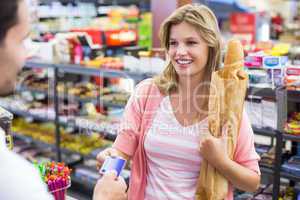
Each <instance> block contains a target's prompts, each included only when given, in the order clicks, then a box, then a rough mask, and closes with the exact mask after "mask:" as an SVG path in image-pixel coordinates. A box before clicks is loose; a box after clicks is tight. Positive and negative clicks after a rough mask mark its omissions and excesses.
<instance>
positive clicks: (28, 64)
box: [24, 60, 55, 69]
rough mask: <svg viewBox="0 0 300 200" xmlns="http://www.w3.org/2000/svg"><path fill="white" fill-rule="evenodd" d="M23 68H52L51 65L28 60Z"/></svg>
mask: <svg viewBox="0 0 300 200" xmlns="http://www.w3.org/2000/svg"><path fill="white" fill-rule="evenodd" d="M24 67H25V68H46V69H47V68H54V67H55V66H54V65H53V64H52V63H43V62H39V61H35V60H29V61H27V62H26V63H25V66H24Z"/></svg>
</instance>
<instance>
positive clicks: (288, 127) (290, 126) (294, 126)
mask: <svg viewBox="0 0 300 200" xmlns="http://www.w3.org/2000/svg"><path fill="white" fill-rule="evenodd" d="M284 130H285V131H286V132H287V133H289V134H293V135H300V113H299V112H293V113H291V115H290V117H289V119H288V122H287V123H286V124H285V127H284Z"/></svg>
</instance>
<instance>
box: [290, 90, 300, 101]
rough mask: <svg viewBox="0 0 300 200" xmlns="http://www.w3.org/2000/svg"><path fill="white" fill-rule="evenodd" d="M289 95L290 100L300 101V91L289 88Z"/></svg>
mask: <svg viewBox="0 0 300 200" xmlns="http://www.w3.org/2000/svg"><path fill="white" fill-rule="evenodd" d="M287 97H288V98H287V100H288V101H289V102H295V103H300V91H294V90H288V91H287Z"/></svg>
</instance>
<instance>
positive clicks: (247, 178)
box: [216, 158, 260, 192]
mask: <svg viewBox="0 0 300 200" xmlns="http://www.w3.org/2000/svg"><path fill="white" fill-rule="evenodd" d="M216 168H217V170H218V171H219V172H220V173H221V174H222V175H223V176H224V177H225V178H226V179H227V180H228V181H229V182H231V183H232V185H233V186H234V187H236V188H238V189H241V190H244V191H248V192H255V191H256V190H257V189H258V187H259V184H260V175H258V174H257V172H255V171H253V170H251V169H248V168H246V167H244V166H242V165H240V164H238V163H236V162H235V161H233V160H230V159H229V158H228V159H225V161H224V162H223V163H221V164H220V165H219V166H216Z"/></svg>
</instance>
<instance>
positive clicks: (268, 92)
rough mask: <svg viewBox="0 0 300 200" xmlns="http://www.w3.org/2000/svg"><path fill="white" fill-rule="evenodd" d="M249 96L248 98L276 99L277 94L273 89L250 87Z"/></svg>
mask: <svg viewBox="0 0 300 200" xmlns="http://www.w3.org/2000/svg"><path fill="white" fill-rule="evenodd" d="M247 95H248V96H259V97H269V98H272V99H275V98H276V92H275V90H274V89H272V88H258V87H249V88H248V89H247Z"/></svg>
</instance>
